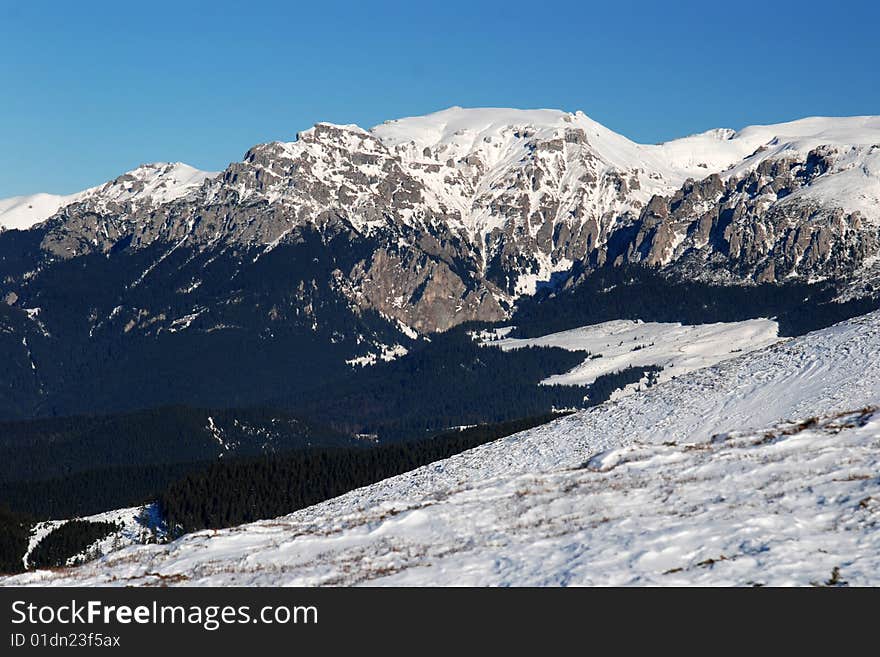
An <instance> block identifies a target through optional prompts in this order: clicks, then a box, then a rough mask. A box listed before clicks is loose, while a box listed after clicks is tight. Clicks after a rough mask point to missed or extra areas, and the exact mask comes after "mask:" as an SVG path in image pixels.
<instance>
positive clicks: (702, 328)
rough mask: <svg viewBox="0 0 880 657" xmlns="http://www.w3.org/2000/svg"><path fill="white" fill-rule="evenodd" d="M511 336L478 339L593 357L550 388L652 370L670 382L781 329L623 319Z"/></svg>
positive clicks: (761, 322) (768, 340)
mask: <svg viewBox="0 0 880 657" xmlns="http://www.w3.org/2000/svg"><path fill="white" fill-rule="evenodd" d="M507 331H508V329H506V328H502V329H494V330H492V331H485V332H483V333H482V334H481V335H480V336H478V339H480V340H481V341H483V342H484V343H485V344H491V345H493V346H496V347H500V348H501V349H504V350H510V349H519V348H522V347H529V346H534V347H560V348H562V349H568V350H570V351H588V352H590V357H589V358H587V359H586V360H585V361H584V362H583V363H581V364H580V365H578V366H577V367H575V368H574V369H572V370H571V371H569V372H566V373H564V374H554V375H553V376H551V377H549V378H547V379H545V380H544V381H542V383H545V384H547V385H553V384H561V385H589V384H590V383H592V382H593V381H595V380H596V379H597V378H598V377H600V376H602V375H603V374H610V373H612V372H618V371H620V370H623V369H626V368H627V367H639V366H648V365H659V366H661V367H663V370H662V371H661V372H660V373H659V374H658V380H659V381H667V380H669V379H672V378H673V377H678V376H682V375H683V374H687V373H688V372H693V371H694V370H699V369H702V368H704V367H709V366H711V365H717V364H718V363H721V362H723V361H725V360H728V359H730V358H735V357H737V356H738V355H739V354H743V353H749V352H751V351H757V350H758V349H763V348H764V347H767V346H769V345H771V344H773V343H774V342H777V341H778V340H779V325H778V324H777V323H776V322H775V321H773V320H771V319H749V320H745V321H742V322H719V323H716V324H699V325H693V326H692V325H683V324H679V323H675V324H668V323H660V322H643V321H640V320H627V319H620V320H614V321H610V322H602V323H600V324H594V325H592V326H583V327H581V328H576V329H571V330H569V331H562V332H560V333H552V334H550V335H544V336H541V337H539V338H528V339H523V338H507V337H502V336H504V335H506V332H507Z"/></svg>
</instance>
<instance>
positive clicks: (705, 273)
mask: <svg viewBox="0 0 880 657" xmlns="http://www.w3.org/2000/svg"><path fill="white" fill-rule="evenodd" d="M837 156H839V152H837V151H836V149H834V148H831V147H824V146H823V147H819V148H816V149H813V150H811V151H809V152H808V153H807V154H806V155H805V156H803V157H801V156H787V157H782V158H779V159H773V160H764V161H762V162H760V163H759V164H758V165H757V166H756V167H755V168H753V169H751V170H746V171H745V172H742V173H740V174H734V175H730V176H728V177H726V179H722V178H721V176H719V175H717V174H716V175H712V176H709V177H708V178H705V179H703V180H701V181H692V180H689V181H687V182H686V183H685V184H684V185H683V186H682V188H681V189H679V190H678V191H677V192H676V193H675V194H673V195H672V196H670V197H666V198H661V197H655V198H654V199H652V200H651V202H650V203H649V204H648V207H647V208H646V209H645V211H644V212H643V213H642V215H641V217H640V218H639V221H638V223H637V226H638V230H637V232H636V234H635V237H634V238H633V240H632V241H631V242H630V243H629V244H628V245H627V248H626V251H625V253H622V254H618V255H617V257H618V258H619V259H625V260H628V261H630V262H642V263H645V264H648V265H650V266H654V267H658V266H668V267H670V268H671V269H680V270H682V271H684V272H686V273H687V274H688V275H690V276H693V277H703V278H705V277H712V276H718V275H721V276H724V277H728V278H732V279H740V280H742V279H746V280H754V281H756V282H779V281H782V280H785V279H788V278H791V277H801V278H804V279H813V280H815V279H822V278H835V279H846V278H847V277H849V276H851V275H853V274H854V273H855V272H857V271H858V270H859V269H860V268H862V267H863V266H864V265H865V263H866V262H868V261H869V260H870V259H871V258H872V257H873V256H876V254H877V253H878V251H880V226H878V225H877V224H876V223H873V222H866V221H865V220H864V219H863V217H862V215H861V212H860V211H859V210H855V211H847V210H846V209H844V208H843V207H839V206H836V205H827V204H822V203H820V202H817V201H816V200H815V199H812V198H810V197H809V196H799V195H798V194H797V192H799V191H803V190H806V189H808V188H809V187H810V185H811V184H812V183H813V182H815V181H816V180H817V179H819V178H820V177H821V176H823V175H828V174H829V172H830V171H831V170H832V169H833V167H834V164H835V162H836V161H837Z"/></svg>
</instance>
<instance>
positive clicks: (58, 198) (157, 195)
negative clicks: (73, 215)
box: [0, 162, 219, 230]
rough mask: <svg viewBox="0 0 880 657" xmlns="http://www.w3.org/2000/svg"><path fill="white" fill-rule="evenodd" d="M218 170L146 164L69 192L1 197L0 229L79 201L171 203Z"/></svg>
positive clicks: (21, 227)
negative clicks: (96, 183)
mask: <svg viewBox="0 0 880 657" xmlns="http://www.w3.org/2000/svg"><path fill="white" fill-rule="evenodd" d="M217 175H219V173H218V172H213V171H200V170H199V169H195V168H193V167H191V166H189V165H188V164H184V163H182V162H170V163H168V162H157V163H154V164H143V165H141V166H139V167H138V168H136V169H132V170H131V171H128V172H126V173H124V174H122V175H121V176H119V177H117V178H115V179H114V180H111V181H109V182H107V183H104V184H103V185H98V186H96V187H90V188H89V189H86V190H83V191H81V192H77V193H76V194H68V195H66V196H62V195H56V194H32V195H30V196H15V197H12V198H7V199H0V230H2V229H4V228H5V229H18V230H25V229H28V228H30V227H31V226H34V225H35V224H38V223H40V222H42V221H45V220H46V219H48V218H49V217H51V216H52V215H54V214H55V213H57V212H58V211H59V210H60V209H62V208H64V207H66V206H68V205H70V204H71V203H77V202H80V201H92V202H98V203H102V204H105V203H108V202H115V203H122V202H125V201H135V202H137V201H142V202H147V203H149V204H150V205H159V204H162V203H168V202H170V201H173V200H175V199H178V198H180V197H182V196H185V195H186V194H188V193H189V192H191V191H192V190H194V189H196V188H198V187H199V186H201V184H202V183H203V182H204V181H205V180H208V179H211V178H214V177H216V176H217Z"/></svg>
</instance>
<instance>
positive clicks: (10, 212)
mask: <svg viewBox="0 0 880 657" xmlns="http://www.w3.org/2000/svg"><path fill="white" fill-rule="evenodd" d="M85 193H87V192H80V193H78V194H69V195H67V196H61V195H58V194H31V195H30V196H13V197H12V198H4V199H0V230H2V229H4V228H5V229H9V230H12V229H16V230H26V229H28V228H30V227H31V226H33V225H34V224H38V223H40V222H41V221H44V220H45V219H48V218H49V217H51V216H52V215H53V214H55V213H56V212H58V210H60V209H61V208H63V207H64V206H65V205H68V204H70V203H73V202H75V201H76V200H77V199H78V198H79V197H80V196H81V195H82V194H85Z"/></svg>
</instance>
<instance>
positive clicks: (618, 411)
mask: <svg viewBox="0 0 880 657" xmlns="http://www.w3.org/2000/svg"><path fill="white" fill-rule="evenodd" d="M878 349H880V313H873V314H871V315H867V316H864V317H861V318H858V319H854V320H850V321H848V322H845V323H843V324H840V325H838V326H834V327H831V328H829V329H825V330H822V331H818V332H816V333H813V334H809V335H806V336H803V337H800V338H795V339H792V340H790V341H787V342H784V343H779V344H776V345H773V346H771V347H768V348H766V349H763V350H761V351H757V352H754V353H751V354H747V355H743V356H741V357H739V358H736V359H733V360H729V361H727V362H724V363H722V364H720V365H717V366H715V367H712V368H708V369H704V370H700V371H697V372H692V373H690V374H688V375H686V376H683V377H680V378H677V379H675V380H672V381H668V382H666V383H663V384H661V385H659V386H656V387H654V388H652V389H650V390H648V391H645V392H642V393H639V394H636V395H631V396H629V397H626V398H624V399H621V400H619V401H616V402H611V403H606V404H603V405H602V406H599V407H596V408H594V409H591V410H590V411H585V412H582V413H578V414H575V415H572V416H569V417H566V418H563V419H561V420H558V421H556V422H554V423H551V424H549V425H545V426H542V427H538V428H536V429H533V430H530V431H527V432H524V433H521V434H517V435H515V436H511V437H508V438H505V439H502V440H499V441H497V442H494V443H491V444H488V445H485V446H483V447H480V448H477V449H474V450H471V451H469V452H466V453H464V454H460V455H458V456H456V457H453V458H451V459H448V460H446V461H442V462H438V463H435V464H432V465H430V466H427V467H424V468H420V469H418V470H415V471H413V472H410V473H407V474H404V475H401V476H399V477H395V478H392V479H389V480H386V481H383V482H380V483H378V484H375V485H373V486H369V487H367V488H363V489H360V490H357V491H353V492H352V493H349V494H347V495H344V496H341V497H339V498H336V499H333V500H330V501H328V502H325V503H323V504H320V505H317V506H314V507H311V508H308V509H304V510H302V511H300V512H297V513H294V514H291V515H290V516H287V517H284V518H279V519H276V520H272V521H263V522H258V523H254V524H251V525H244V526H241V527H237V528H233V529H229V530H224V531H217V532H200V533H196V534H192V535H189V536H186V537H184V538H182V539H181V540H178V541H176V542H174V543H172V544H170V545H165V546H145V547H131V548H127V549H125V550H122V551H119V552H117V553H113V554H111V555H109V556H107V557H105V558H104V559H102V560H100V561H98V562H95V563H93V564H87V565H85V566H83V567H80V568H77V569H75V570H70V571H67V572H63V573H58V572H54V573H49V572H40V573H29V574H25V575H22V576H17V577H14V578H9V579H7V580H5V582H4V583H9V584H11V583H17V584H23V583H30V584H161V583H163V582H179V583H184V584H215V585H229V584H264V585H268V584H275V585H277V584H291V585H296V584H305V585H315V584H476V585H495V584H514V585H522V584H542V585H543V584H685V583H700V584H743V585H746V584H752V583H762V584H803V585H808V584H810V583H813V582H816V583H822V582H826V581H828V580H834V578H833V576H832V572H833V570H834V568H838V569H839V571H838V573H839V574H838V577H837V579H838V580H843V581H847V582H849V583H851V584H878V583H880V580H878V573H880V549H878V548H880V529H878V527H877V520H878V513H880V507H878V500H880V479H878V477H877V472H878V467H880V415H878V413H877V411H875V410H874V409H873V407H874V406H877V405H880V368H878V367H877V366H876V353H877V351H878ZM814 418H819V419H814Z"/></svg>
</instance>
